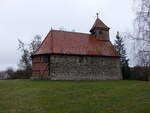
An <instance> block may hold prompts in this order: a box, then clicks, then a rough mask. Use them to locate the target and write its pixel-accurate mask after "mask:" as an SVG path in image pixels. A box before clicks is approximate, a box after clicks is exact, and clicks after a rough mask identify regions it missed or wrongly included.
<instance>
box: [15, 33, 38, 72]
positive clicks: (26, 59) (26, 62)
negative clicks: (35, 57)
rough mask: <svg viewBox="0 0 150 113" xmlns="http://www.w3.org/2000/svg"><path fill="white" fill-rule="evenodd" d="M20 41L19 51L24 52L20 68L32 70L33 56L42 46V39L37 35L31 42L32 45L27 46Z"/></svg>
mask: <svg viewBox="0 0 150 113" xmlns="http://www.w3.org/2000/svg"><path fill="white" fill-rule="evenodd" d="M18 41H19V49H20V50H21V52H22V56H21V59H20V63H19V67H20V68H22V69H24V70H30V69H31V54H32V53H33V52H34V51H36V49H37V48H38V47H39V46H40V44H41V37H40V36H39V35H36V36H35V37H34V38H33V40H31V43H30V44H25V43H24V42H23V41H21V40H20V39H18Z"/></svg>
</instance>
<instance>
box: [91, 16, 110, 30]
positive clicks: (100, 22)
mask: <svg viewBox="0 0 150 113" xmlns="http://www.w3.org/2000/svg"><path fill="white" fill-rule="evenodd" d="M94 28H105V29H109V27H108V26H106V25H105V24H104V23H103V22H102V21H101V20H100V19H99V17H98V16H97V19H96V21H95V23H94V25H93V27H92V28H91V30H90V32H92V31H93V30H94Z"/></svg>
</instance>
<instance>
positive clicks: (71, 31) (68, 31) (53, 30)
mask: <svg viewBox="0 0 150 113" xmlns="http://www.w3.org/2000/svg"><path fill="white" fill-rule="evenodd" d="M51 31H58V32H66V33H74V34H84V35H91V34H90V33H82V32H73V31H62V30H51Z"/></svg>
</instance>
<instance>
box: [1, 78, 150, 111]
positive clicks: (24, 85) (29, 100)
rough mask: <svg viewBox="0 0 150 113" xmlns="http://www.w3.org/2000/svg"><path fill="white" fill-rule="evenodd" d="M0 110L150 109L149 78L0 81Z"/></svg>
mask: <svg viewBox="0 0 150 113" xmlns="http://www.w3.org/2000/svg"><path fill="white" fill-rule="evenodd" d="M0 113H150V82H140V81H32V80H6V81H0Z"/></svg>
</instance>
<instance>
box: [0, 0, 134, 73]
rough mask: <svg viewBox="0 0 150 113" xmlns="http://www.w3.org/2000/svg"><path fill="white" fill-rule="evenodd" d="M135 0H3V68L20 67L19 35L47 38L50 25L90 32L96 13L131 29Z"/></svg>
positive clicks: (27, 38)
mask: <svg viewBox="0 0 150 113" xmlns="http://www.w3.org/2000/svg"><path fill="white" fill-rule="evenodd" d="M132 6H133V3H132V0H0V39H1V41H0V70H4V69H6V68H8V67H14V68H17V65H18V62H19V58H20V52H19V51H18V50H17V48H18V42H17V39H18V38H19V39H21V40H22V41H24V42H29V41H30V40H31V39H32V38H33V37H34V36H35V35H36V34H39V35H41V36H42V39H44V38H45V36H46V35H47V33H48V32H49V30H50V29H51V27H53V29H59V28H62V27H64V28H65V29H66V30H68V31H71V30H72V29H75V31H76V32H86V33H88V32H89V30H90V28H91V27H92V25H93V24H94V21H95V19H96V13H97V12H98V13H99V17H100V19H101V20H103V22H104V23H105V24H106V25H107V26H109V27H110V28H111V30H110V34H111V35H110V38H111V41H113V40H114V38H115V34H116V32H117V31H120V32H125V31H130V30H131V29H132V23H133V18H134V15H133V11H132Z"/></svg>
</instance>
